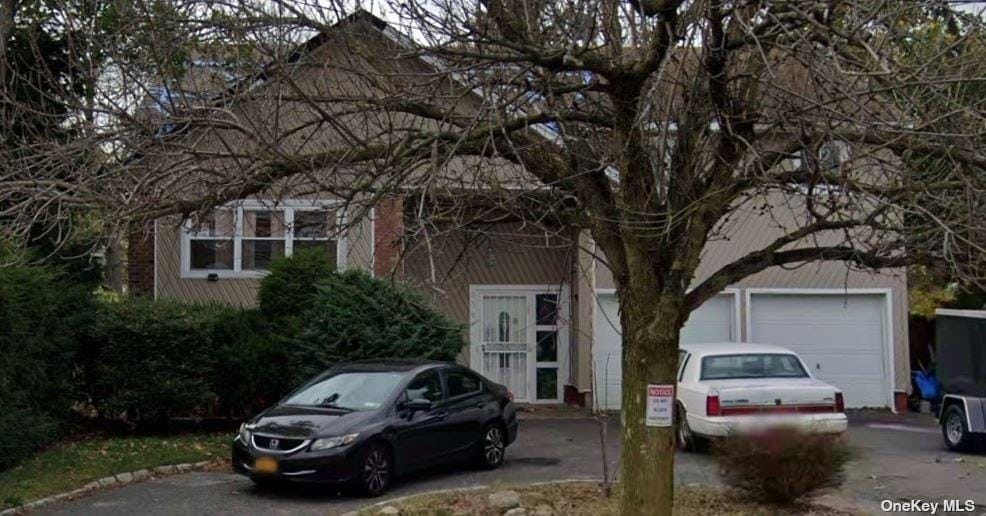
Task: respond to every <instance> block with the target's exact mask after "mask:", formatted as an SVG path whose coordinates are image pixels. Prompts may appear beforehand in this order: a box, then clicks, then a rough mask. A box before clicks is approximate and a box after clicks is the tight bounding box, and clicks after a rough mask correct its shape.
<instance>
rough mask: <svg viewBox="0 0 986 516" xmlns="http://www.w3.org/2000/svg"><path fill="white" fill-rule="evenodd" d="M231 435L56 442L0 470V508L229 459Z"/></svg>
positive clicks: (105, 438)
mask: <svg viewBox="0 0 986 516" xmlns="http://www.w3.org/2000/svg"><path fill="white" fill-rule="evenodd" d="M231 439H232V436H231V434H228V433H209V434H201V433H199V434H182V435H173V436H140V437H89V438H84V439H78V440H73V441H69V442H64V443H61V444H57V445H55V446H52V447H51V448H48V449H47V450H44V451H42V452H40V453H38V454H37V455H35V456H34V457H32V458H31V459H28V460H27V461H24V462H22V463H21V464H19V465H17V466H14V467H13V468H11V469H8V470H5V471H2V472H0V509H4V508H6V507H14V506H17V505H21V504H24V503H27V502H30V501H32V500H37V499H39V498H44V497H46V496H51V495H53V494H57V493H62V492H65V491H71V490H73V489H78V488H79V487H82V486H83V485H85V484H87V483H89V482H92V481H93V480H97V479H99V478H102V477H106V476H109V475H114V474H117V473H125V472H128V471H135V470H139V469H144V468H152V467H155V466H164V465H168V464H179V463H185V462H201V461H207V460H213V459H219V458H226V457H227V456H228V454H229V446H230V440H231Z"/></svg>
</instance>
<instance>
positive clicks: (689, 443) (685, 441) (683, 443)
mask: <svg viewBox="0 0 986 516" xmlns="http://www.w3.org/2000/svg"><path fill="white" fill-rule="evenodd" d="M675 415H676V416H678V417H677V418H676V424H675V426H674V436H675V442H676V443H677V445H678V449H679V450H681V451H683V452H690V451H695V448H696V447H695V435H694V434H692V430H691V429H690V428H688V419H686V418H685V409H683V408H681V406H679V407H678V410H677V414H675Z"/></svg>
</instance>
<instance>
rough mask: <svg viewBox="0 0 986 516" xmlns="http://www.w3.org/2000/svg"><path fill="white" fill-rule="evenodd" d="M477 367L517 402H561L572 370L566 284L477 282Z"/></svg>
mask: <svg viewBox="0 0 986 516" xmlns="http://www.w3.org/2000/svg"><path fill="white" fill-rule="evenodd" d="M471 290H472V295H471V308H472V310H471V312H472V332H471V335H472V352H471V361H472V366H473V368H474V369H476V370H478V371H480V372H481V373H482V374H483V375H484V376H486V377H487V378H489V379H491V380H493V381H495V382H497V383H501V384H503V385H506V386H507V388H509V389H510V392H512V393H513V395H514V399H515V400H516V401H521V402H528V403H558V402H560V401H561V400H562V388H563V382H564V381H565V380H566V379H567V376H566V375H567V372H568V357H567V355H568V353H567V351H568V324H567V322H568V321H567V315H568V300H567V289H566V288H564V287H558V286H554V287H551V286H473V287H472V289H471Z"/></svg>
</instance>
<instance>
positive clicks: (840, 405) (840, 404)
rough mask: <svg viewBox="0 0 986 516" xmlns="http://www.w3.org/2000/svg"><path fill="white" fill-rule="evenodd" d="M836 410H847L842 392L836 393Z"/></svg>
mask: <svg viewBox="0 0 986 516" xmlns="http://www.w3.org/2000/svg"><path fill="white" fill-rule="evenodd" d="M835 411H836V412H845V411H846V400H845V398H843V397H842V393H841V392H837V393H835Z"/></svg>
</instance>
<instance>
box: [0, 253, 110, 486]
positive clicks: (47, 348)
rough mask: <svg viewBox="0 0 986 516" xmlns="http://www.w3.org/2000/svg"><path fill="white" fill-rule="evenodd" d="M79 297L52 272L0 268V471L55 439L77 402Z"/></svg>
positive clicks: (85, 300) (87, 302) (84, 312)
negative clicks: (0, 436)
mask: <svg viewBox="0 0 986 516" xmlns="http://www.w3.org/2000/svg"><path fill="white" fill-rule="evenodd" d="M91 312H92V303H91V298H90V296H89V295H88V294H87V293H86V290H85V289H84V288H82V287H80V286H77V285H74V284H72V283H71V282H67V281H65V280H64V277H63V275H62V273H61V272H60V271H59V270H57V269H54V268H51V267H42V266H10V265H6V266H0V407H2V409H0V435H2V436H3V438H2V439H0V469H3V468H5V467H8V466H10V465H11V464H14V463H16V462H17V461H19V460H21V459H23V458H25V457H27V456H29V455H30V454H31V453H33V452H34V450H36V449H38V448H39V447H41V446H43V445H44V444H46V443H48V442H50V441H51V440H52V439H54V438H56V437H57V436H58V434H59V431H60V429H61V427H62V426H63V423H64V422H65V421H66V419H67V418H68V417H69V416H70V414H71V409H72V405H73V403H74V402H75V401H76V400H77V399H78V389H77V388H76V386H77V379H78V369H77V367H76V364H75V358H76V354H77V353H76V351H77V347H78V342H79V338H78V337H79V336H78V334H77V330H78V329H79V328H83V327H85V326H86V325H87V324H88V321H87V319H88V316H89V314H90V313H91Z"/></svg>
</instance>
